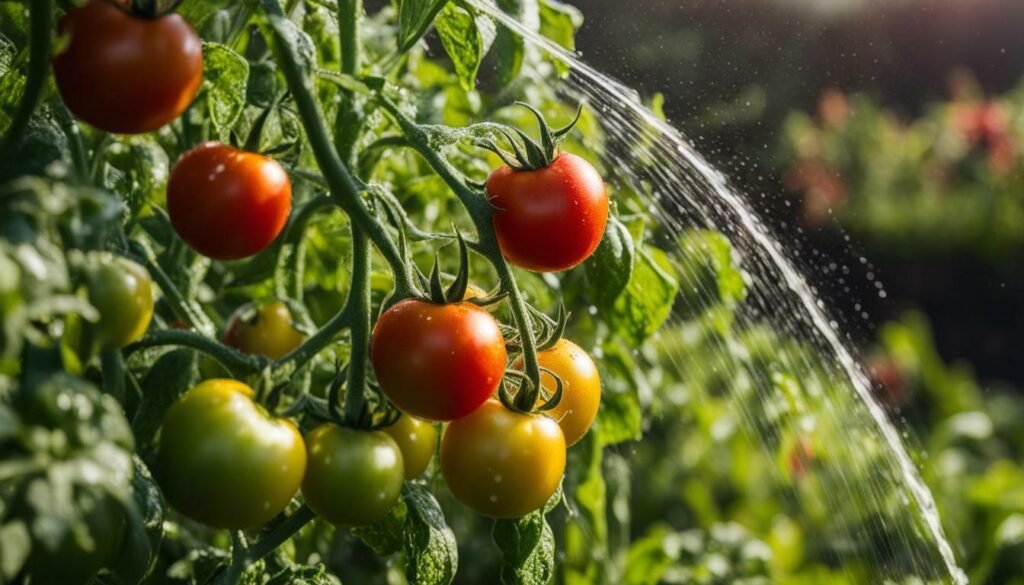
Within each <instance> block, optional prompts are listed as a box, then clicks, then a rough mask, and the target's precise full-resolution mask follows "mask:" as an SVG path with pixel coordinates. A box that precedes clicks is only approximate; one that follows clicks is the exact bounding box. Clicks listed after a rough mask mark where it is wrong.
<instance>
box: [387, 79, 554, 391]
mask: <svg viewBox="0 0 1024 585" xmlns="http://www.w3.org/2000/svg"><path fill="white" fill-rule="evenodd" d="M380 102H381V104H382V105H383V106H384V109H385V110H387V111H388V112H389V113H390V114H391V116H392V117H393V118H394V119H395V120H396V121H397V122H398V125H399V127H400V128H401V129H402V132H403V133H404V134H405V136H406V138H407V139H408V142H409V146H411V147H412V148H413V149H415V150H416V151H417V152H419V154H420V156H422V157H423V159H424V160H426V161H427V164H429V165H430V167H431V168H432V169H434V172H435V173H437V174H438V176H440V177H441V178H442V179H443V180H444V182H445V183H446V184H447V185H448V187H449V188H450V189H451V190H452V191H453V192H454V193H455V195H456V197H458V198H459V200H460V201H461V202H462V205H463V206H464V207H465V208H466V211H467V212H469V215H470V217H471V218H472V219H473V225H474V226H475V227H476V231H477V237H478V239H479V245H478V246H476V247H475V249H476V251H477V252H478V253H480V254H481V255H483V256H484V257H485V258H487V260H488V261H489V262H490V263H491V264H492V265H493V266H494V269H495V271H496V272H497V274H498V280H499V282H500V284H501V291H502V292H504V293H506V294H508V303H509V308H510V309H511V311H512V318H513V319H514V320H515V323H516V328H517V329H518V330H519V337H520V343H521V345H522V351H523V363H524V370H525V372H526V376H527V378H528V379H529V381H530V384H529V386H530V387H529V388H528V389H527V390H526V392H527V394H525V395H523V396H522V397H521V399H522V402H521V404H523V405H526V404H528V405H529V406H528V407H527V408H528V409H532V408H533V404H534V403H535V401H536V398H537V394H538V393H539V392H540V364H539V362H538V360H537V340H536V338H535V337H534V335H533V327H532V321H531V320H530V315H529V312H528V310H527V308H526V301H525V299H523V295H522V292H521V291H520V290H519V286H518V284H517V283H516V278H515V275H514V274H513V273H512V267H511V266H510V265H509V263H508V261H506V260H505V257H504V256H503V255H502V253H501V248H500V247H499V246H498V239H497V237H496V236H495V234H494V227H493V221H492V219H493V216H494V207H493V206H492V205H491V204H490V202H489V201H487V199H486V197H485V196H484V195H483V194H481V193H479V192H477V191H475V190H474V189H473V188H472V187H470V186H469V185H467V184H466V182H465V181H464V180H463V179H462V178H461V176H460V174H459V172H458V171H457V170H456V169H455V167H453V166H452V164H451V163H450V162H448V159H447V158H445V156H444V155H443V154H442V153H441V151H440V149H439V148H437V146H436V144H434V141H433V140H431V134H430V131H429V128H428V127H424V126H421V125H419V124H417V123H416V122H415V121H413V120H412V119H410V118H409V117H408V116H406V115H405V114H404V113H402V111H401V110H400V109H399V108H398V107H397V106H396V105H395V104H394V103H393V102H391V101H390V100H388V99H387V98H384V97H381V99H380ZM527 408H524V410H526V409H527Z"/></svg>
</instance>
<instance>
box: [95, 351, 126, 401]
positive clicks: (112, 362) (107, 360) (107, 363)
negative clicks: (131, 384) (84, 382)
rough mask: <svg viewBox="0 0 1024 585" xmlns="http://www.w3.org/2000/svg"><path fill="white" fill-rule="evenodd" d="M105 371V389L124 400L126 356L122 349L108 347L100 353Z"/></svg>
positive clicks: (101, 365)
mask: <svg viewBox="0 0 1024 585" xmlns="http://www.w3.org/2000/svg"><path fill="white" fill-rule="evenodd" d="M100 367H101V368H102V372H103V391H104V392H106V393H107V394H110V395H111V396H113V397H114V398H116V399H117V401H118V402H124V396H125V393H124V358H123V357H122V356H121V350H118V349H107V350H104V351H103V352H102V353H101V354H100Z"/></svg>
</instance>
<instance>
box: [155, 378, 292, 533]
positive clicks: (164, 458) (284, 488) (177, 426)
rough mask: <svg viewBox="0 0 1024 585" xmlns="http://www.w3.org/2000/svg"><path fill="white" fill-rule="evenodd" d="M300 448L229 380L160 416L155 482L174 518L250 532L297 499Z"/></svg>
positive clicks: (197, 391) (208, 384)
mask: <svg viewBox="0 0 1024 585" xmlns="http://www.w3.org/2000/svg"><path fill="white" fill-rule="evenodd" d="M305 470H306V448H305V444H304V443H303V441H302V435H300V434H299V431H298V429H296V428H295V425H293V424H292V423H290V422H288V421H286V420H282V419H277V418H273V417H272V416H270V415H268V414H267V412H266V411H265V410H263V408H262V407H260V406H259V405H258V404H256V402H254V401H253V390H252V388H250V387H249V386H247V385H245V384H243V383H241V382H237V381H235V380H207V381H205V382H203V383H202V384H199V385H198V386H196V387H195V388H193V389H192V390H190V391H188V392H187V393H186V394H185V395H184V396H182V397H181V399H180V400H178V402H177V403H175V404H174V406H172V407H171V408H170V410H168V411H167V417H166V418H165V419H164V425H163V430H162V431H161V433H160V447H159V451H158V453H157V472H158V475H157V480H158V482H159V484H160V487H161V488H162V489H163V492H164V495H165V496H166V497H167V500H168V501H169V502H170V503H171V505H173V506H174V507H175V508H177V509H178V511H180V512H181V513H182V514H185V515H186V516H188V517H190V518H193V519H195V520H198V521H199V522H202V523H203V524H207V525H209V526H213V527H215V528H226V529H232V530H240V529H247V528H255V527H257V526H260V525H261V524H263V523H265V522H267V521H268V520H270V519H272V518H273V517H274V516H277V515H278V514H280V513H281V512H282V511H284V509H285V507H286V506H287V505H288V502H290V501H291V499H292V497H293V496H295V493H296V492H297V491H298V489H299V486H300V485H301V483H302V476H303V474H304V473H305Z"/></svg>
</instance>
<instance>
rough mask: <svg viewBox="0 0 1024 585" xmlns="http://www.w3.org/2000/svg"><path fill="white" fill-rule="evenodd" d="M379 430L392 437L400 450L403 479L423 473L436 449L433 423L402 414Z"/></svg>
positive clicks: (435, 433)
mask: <svg viewBox="0 0 1024 585" xmlns="http://www.w3.org/2000/svg"><path fill="white" fill-rule="evenodd" d="M381 430H382V431H384V432H385V433H387V434H388V436H390V437H391V438H392V439H394V440H395V443H397V444H398V448H399V449H401V450H402V461H403V462H404V463H405V479H410V480H411V479H416V478H417V477H419V476H421V475H423V472H424V471H426V470H427V466H429V465H430V461H431V460H432V459H433V458H434V451H436V450H437V429H435V428H434V425H433V424H431V423H429V422H427V421H424V420H420V419H418V418H415V417H412V416H409V415H407V414H403V415H402V416H401V417H399V419H398V420H397V421H395V424H393V425H391V426H389V427H385V428H383V429H381Z"/></svg>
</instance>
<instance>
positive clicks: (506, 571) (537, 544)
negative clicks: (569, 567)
mask: <svg viewBox="0 0 1024 585" xmlns="http://www.w3.org/2000/svg"><path fill="white" fill-rule="evenodd" d="M544 512H545V511H544V510H538V511H536V512H533V513H532V514H528V515H526V516H523V517H522V518H518V519H515V520H497V521H495V522H494V529H493V530H492V532H491V535H492V536H493V537H494V542H495V543H496V544H497V545H498V548H499V549H501V582H502V583H504V584H506V585H547V583H548V581H550V580H551V578H552V577H553V576H554V574H555V534H554V532H552V531H551V526H549V525H548V522H547V520H546V519H545V518H544Z"/></svg>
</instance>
